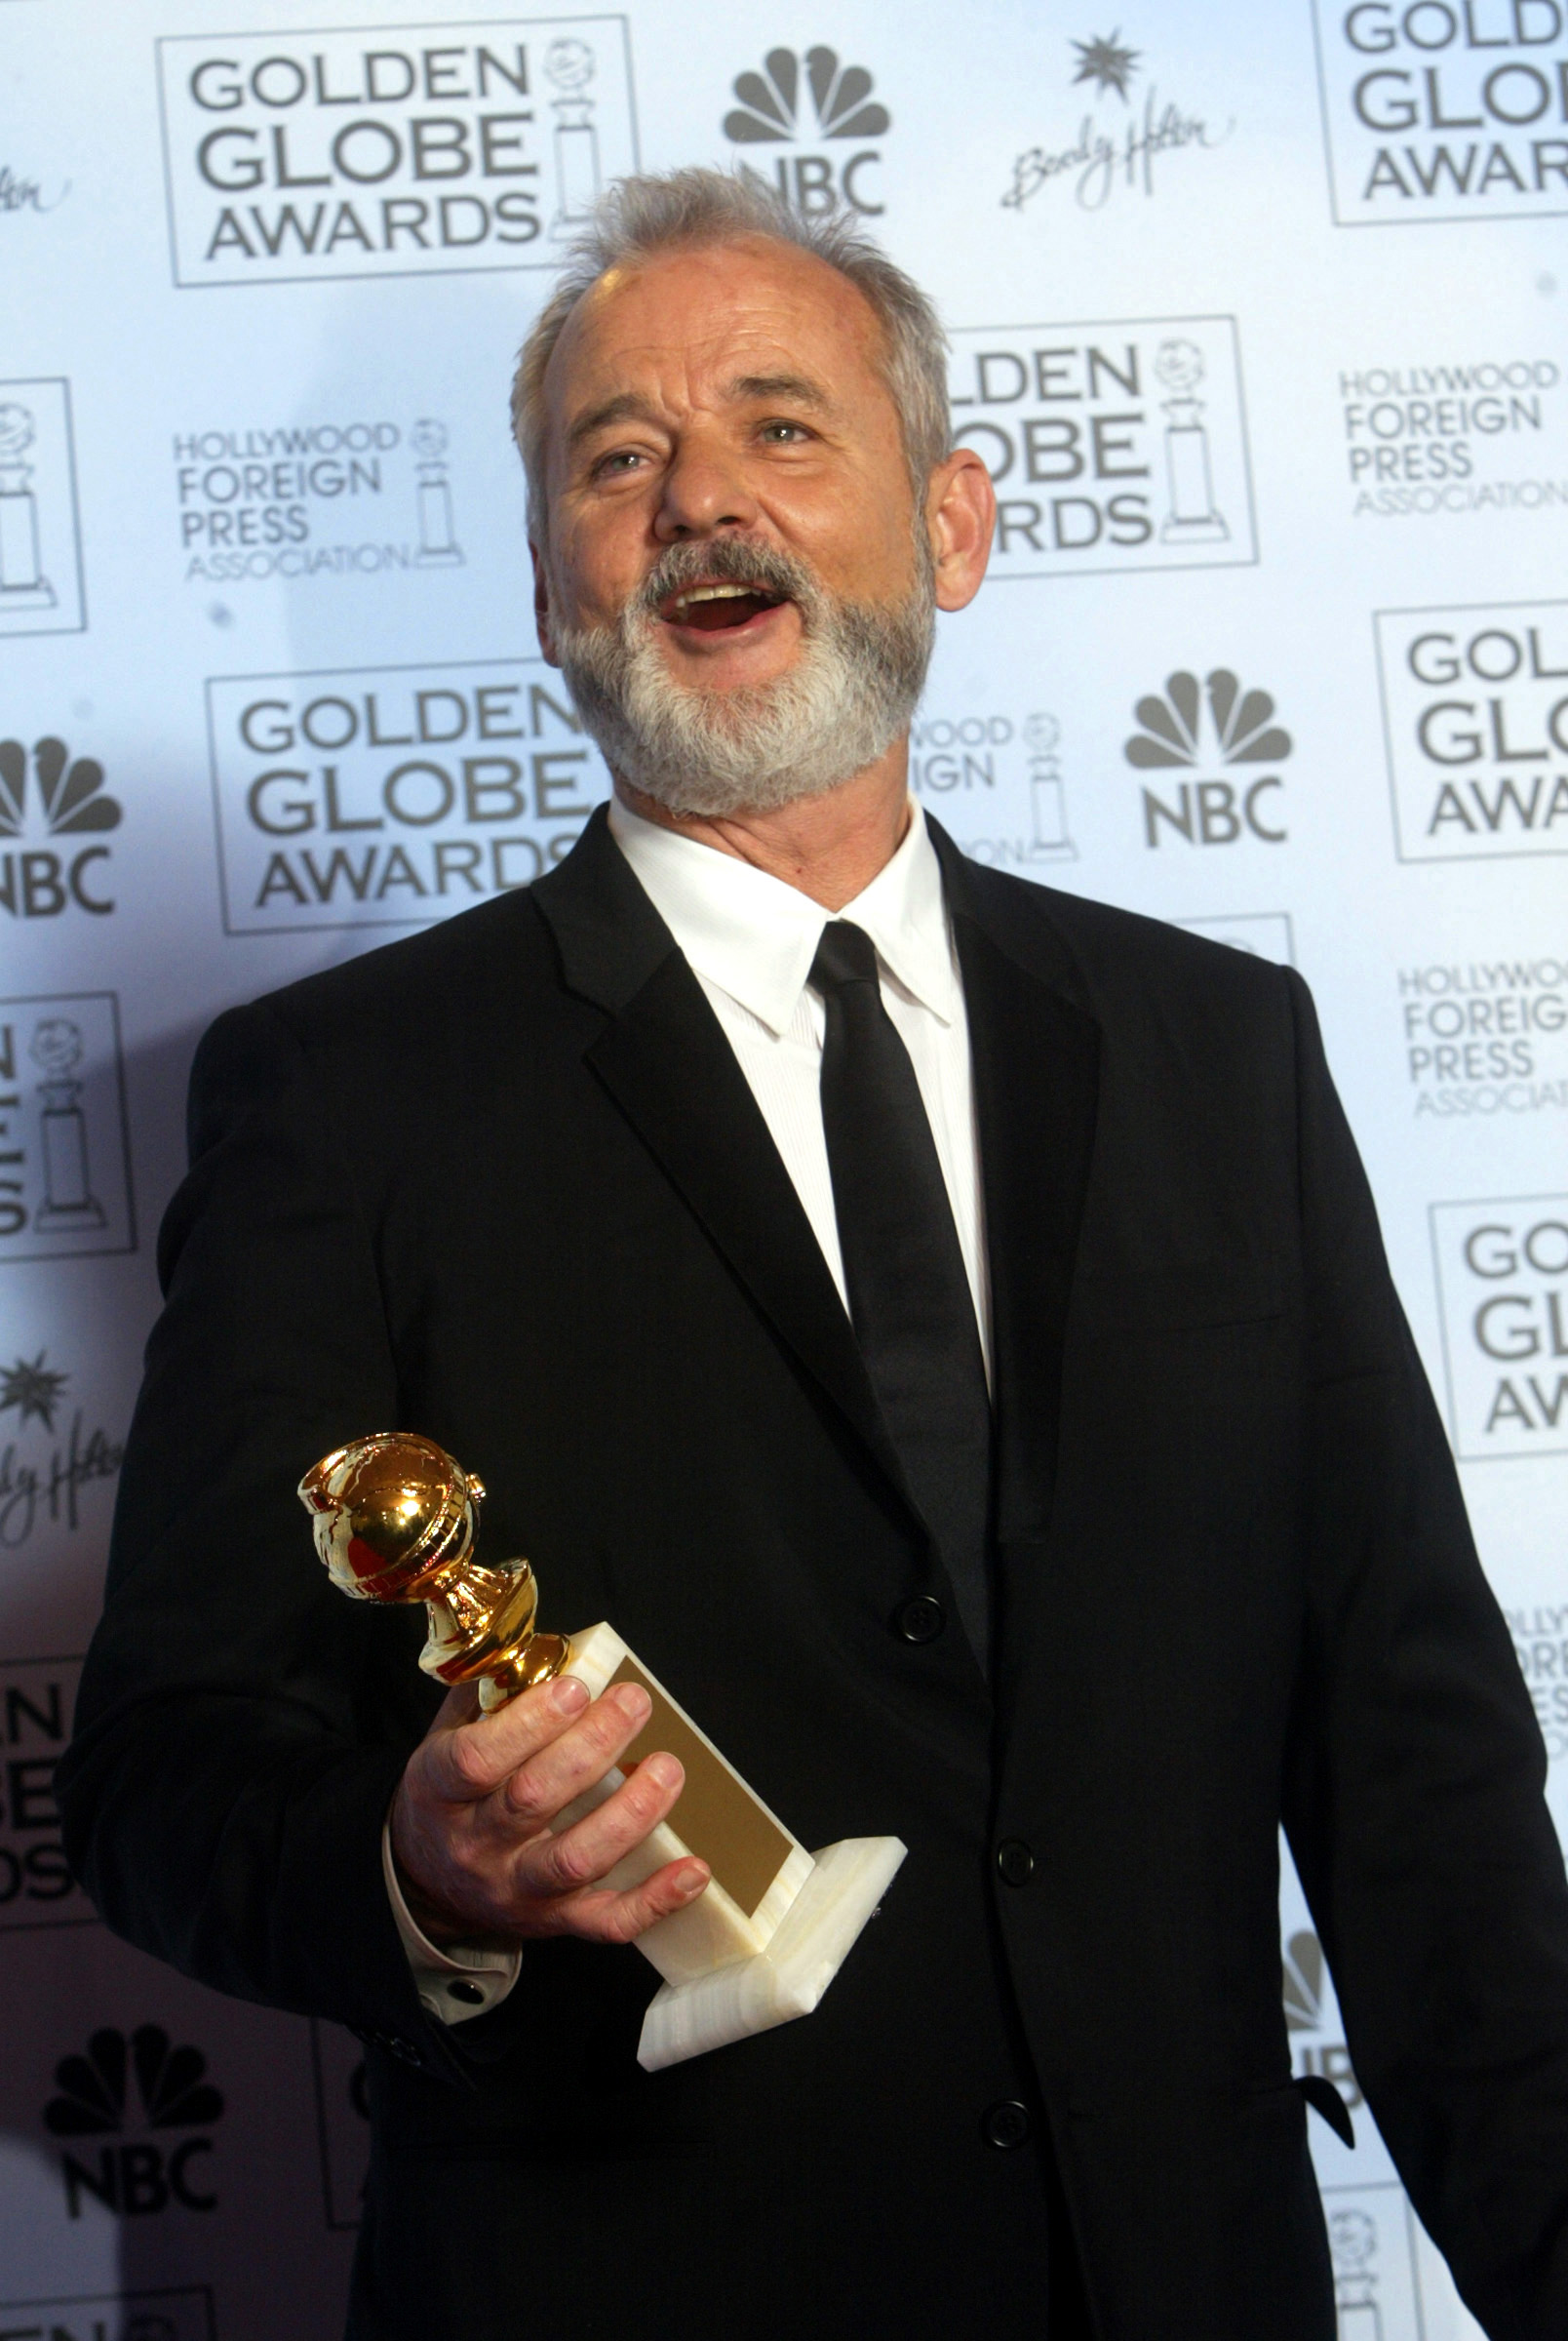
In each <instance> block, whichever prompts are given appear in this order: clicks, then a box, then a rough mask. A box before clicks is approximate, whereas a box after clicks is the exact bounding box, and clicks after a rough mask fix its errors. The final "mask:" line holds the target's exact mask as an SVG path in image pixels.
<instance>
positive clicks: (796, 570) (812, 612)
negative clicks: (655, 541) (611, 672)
mask: <svg viewBox="0 0 1568 2341" xmlns="http://www.w3.org/2000/svg"><path fill="white" fill-rule="evenodd" d="M710 583H711V584H716V585H761V586H763V587H764V589H765V590H766V591H767V592H768V593H776V594H778V595H780V596H781V597H782V598H783V599H784V600H785V601H791V602H794V603H795V604H796V605H797V607H798V608H799V610H800V612H801V615H802V618H803V620H804V623H805V625H806V626H807V627H809V626H810V624H811V622H812V620H813V619H814V618H816V617H818V616H819V615H820V613H821V612H822V610H823V608H824V607H825V605H826V602H827V596H826V594H825V593H824V591H823V588H822V586H821V585H820V584H819V583H818V581H817V578H816V575H815V574H814V572H813V571H811V570H809V569H808V568H807V567H806V565H805V563H804V561H799V560H797V559H796V558H795V556H794V555H793V554H792V553H786V552H782V551H781V550H780V549H779V547H778V546H777V545H775V544H767V543H764V542H763V541H762V540H761V539H757V538H749V537H744V536H715V537H713V538H712V539H711V540H710V541H709V542H708V543H706V544H698V543H686V544H671V545H667V546H666V547H665V549H664V551H663V552H662V553H661V554H660V555H659V557H658V559H657V560H656V561H655V562H654V564H653V567H652V568H651V569H650V570H649V571H648V573H647V576H646V577H645V578H644V579H643V582H642V584H641V585H640V586H639V587H638V588H637V591H636V592H635V593H634V594H633V595H632V596H631V598H630V600H629V601H628V602H627V604H626V609H625V615H626V616H627V617H628V618H630V619H633V620H637V619H647V618H654V617H657V616H658V615H659V612H660V611H661V610H662V609H663V607H664V605H665V603H666V602H667V601H668V600H669V599H670V596H671V595H672V594H676V593H680V592H682V591H684V590H685V588H686V586H688V585H706V584H710Z"/></svg>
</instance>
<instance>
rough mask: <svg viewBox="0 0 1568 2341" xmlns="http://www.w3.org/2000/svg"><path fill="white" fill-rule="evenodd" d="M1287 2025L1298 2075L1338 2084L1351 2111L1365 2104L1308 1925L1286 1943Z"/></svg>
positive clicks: (1317, 1945)
mask: <svg viewBox="0 0 1568 2341" xmlns="http://www.w3.org/2000/svg"><path fill="white" fill-rule="evenodd" d="M1283 1966H1284V1978H1283V1984H1284V2008H1285V2030H1286V2031H1287V2033H1288V2034H1289V2036H1290V2053H1291V2066H1292V2069H1293V2071H1294V2073H1295V2075H1296V2078H1297V2080H1298V2081H1299V2080H1303V2079H1305V2078H1306V2077H1308V2076H1309V2075H1315V2076H1316V2078H1317V2079H1318V2080H1319V2081H1326V2082H1328V2083H1330V2085H1331V2086H1332V2087H1334V2088H1336V2089H1338V2091H1339V2093H1340V2095H1341V2096H1342V2097H1343V2098H1344V2100H1345V2104H1346V2108H1347V2110H1348V2111H1349V2112H1351V2113H1352V2114H1353V2113H1354V2112H1355V2111H1356V2109H1357V2107H1358V2106H1360V2105H1361V2104H1362V2103H1363V2099H1362V2096H1361V2088H1360V2083H1358V2082H1357V2080H1356V2078H1355V2074H1354V2071H1353V2070H1352V2065H1351V2052H1350V2050H1349V2048H1347V2047H1346V2045H1345V2042H1344V2040H1343V2039H1342V2038H1341V2037H1340V2031H1341V2027H1340V2020H1339V2010H1338V2008H1337V2007H1336V2005H1335V2004H1334V1994H1333V1988H1332V1986H1331V1985H1330V1983H1329V1979H1328V1975H1327V1972H1326V1971H1325V1968H1324V1965H1323V1947H1322V1945H1321V1943H1320V1942H1319V1941H1318V1939H1317V1937H1316V1935H1315V1934H1313V1932H1312V1930H1311V1929H1310V1928H1303V1929H1302V1931H1301V1932H1300V1933H1298V1934H1293V1935H1292V1936H1291V1938H1290V1940H1289V1941H1288V1942H1287V1943H1286V1945H1285V1948H1284V1962H1283Z"/></svg>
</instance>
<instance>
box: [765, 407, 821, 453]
mask: <svg viewBox="0 0 1568 2341" xmlns="http://www.w3.org/2000/svg"><path fill="white" fill-rule="evenodd" d="M757 435H758V437H759V438H760V439H761V440H762V441H763V444H764V446H765V447H804V445H805V444H806V442H807V441H808V440H809V439H810V438H811V437H812V436H813V434H812V433H811V432H810V431H808V430H807V428H806V426H805V424H804V422H795V421H792V420H791V418H790V417H788V416H785V415H770V416H769V417H768V418H767V420H766V421H765V422H764V423H762V424H760V425H759V427H758V434H757Z"/></svg>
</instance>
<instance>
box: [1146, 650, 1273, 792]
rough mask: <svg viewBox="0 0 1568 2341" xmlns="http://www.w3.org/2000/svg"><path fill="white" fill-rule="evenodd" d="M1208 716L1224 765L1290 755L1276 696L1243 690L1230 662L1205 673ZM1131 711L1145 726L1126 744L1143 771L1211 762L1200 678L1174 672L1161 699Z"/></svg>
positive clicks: (1149, 700) (1265, 761) (1266, 761)
mask: <svg viewBox="0 0 1568 2341" xmlns="http://www.w3.org/2000/svg"><path fill="white" fill-rule="evenodd" d="M1206 690H1207V695H1208V708H1209V715H1210V718H1211V721H1212V724H1213V730H1214V735H1215V739H1216V742H1217V745H1218V749H1219V756H1218V761H1219V762H1220V763H1221V764H1278V763H1280V762H1281V761H1282V760H1283V759H1284V758H1285V757H1286V756H1288V755H1289V754H1290V748H1291V739H1290V734H1289V733H1288V732H1285V731H1281V730H1280V728H1279V727H1278V726H1277V725H1276V724H1274V722H1273V721H1272V720H1271V719H1272V718H1273V715H1274V700H1273V699H1272V698H1271V697H1270V696H1269V694H1268V693H1267V692H1266V691H1247V692H1243V691H1242V689H1241V686H1240V684H1239V683H1238V682H1237V681H1236V679H1235V675H1233V674H1232V672H1231V670H1230V668H1229V667H1224V666H1217V667H1215V668H1214V670H1213V672H1212V673H1211V674H1210V675H1209V676H1208V677H1207V678H1206ZM1133 713H1134V714H1135V715H1136V716H1137V718H1138V721H1139V723H1140V724H1141V725H1142V727H1143V729H1142V731H1141V732H1135V733H1134V734H1133V735H1132V737H1131V738H1130V739H1129V740H1128V741H1127V742H1126V743H1125V747H1124V750H1123V753H1124V754H1125V756H1126V759H1127V762H1128V763H1129V764H1131V765H1136V766H1137V767H1138V769H1139V770H1140V771H1141V772H1150V771H1157V770H1158V769H1160V768H1161V767H1168V766H1171V765H1189V766H1192V765H1197V764H1203V763H1206V762H1208V761H1209V759H1208V758H1207V757H1206V756H1205V755H1204V753H1203V746H1202V739H1201V720H1202V703H1201V700H1200V697H1199V694H1198V684H1197V677H1196V675H1191V674H1188V673H1186V672H1185V670H1184V671H1181V672H1178V673H1177V674H1174V675H1170V676H1168V677H1167V678H1166V682H1165V695H1164V697H1163V698H1159V697H1157V696H1154V695H1151V696H1150V697H1148V698H1145V699H1140V700H1139V701H1138V704H1137V706H1136V707H1135V708H1134V710H1133Z"/></svg>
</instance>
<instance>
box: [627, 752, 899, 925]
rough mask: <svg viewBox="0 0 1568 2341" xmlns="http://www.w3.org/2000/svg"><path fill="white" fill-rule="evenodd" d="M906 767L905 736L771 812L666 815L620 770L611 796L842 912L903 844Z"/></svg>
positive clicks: (646, 819) (645, 815) (829, 907)
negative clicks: (819, 791)
mask: <svg viewBox="0 0 1568 2341" xmlns="http://www.w3.org/2000/svg"><path fill="white" fill-rule="evenodd" d="M908 765H909V740H908V736H907V735H906V736H905V737H903V738H901V739H896V740H894V742H893V744H892V746H891V747H890V748H888V749H887V750H886V752H885V753H884V754H883V755H882V756H879V757H878V759H877V761H876V763H875V764H868V765H867V766H866V768H865V770H864V771H863V772H859V773H856V774H854V775H853V776H852V777H851V778H850V779H848V780H844V781H842V782H841V783H840V785H839V786H838V787H837V788H830V789H828V790H827V791H826V792H825V794H823V795H822V796H820V797H806V798H804V799H803V800H802V801H801V802H800V803H799V804H795V805H784V806H780V807H779V808H777V810H775V811H773V812H770V813H724V814H717V815H709V814H706V813H671V812H669V811H668V810H667V809H666V808H665V807H664V806H662V805H660V804H658V803H656V802H655V801H654V799H653V798H651V797H646V796H644V794H643V792H642V790H641V789H637V788H633V787H632V786H631V785H630V783H629V782H627V781H625V780H622V779H621V778H620V776H619V774H617V775H616V778H615V794H616V795H617V796H618V797H619V798H620V801H621V803H622V804H623V805H625V806H626V807H628V809H629V810H630V811H631V812H633V813H641V815H642V817H643V819H644V820H645V821H654V822H656V823H657V824H658V826H659V827H660V828H661V829H673V830H675V831H676V832H677V834H678V835H679V836H682V837H690V838H695V839H696V841H697V843H698V844H699V845H704V846H712V847H713V849H714V851H715V852H716V853H729V854H732V855H733V856H734V858H735V859H736V860H737V861H749V862H750V863H751V865H752V867H753V868H754V869H758V870H765V871H766V872H767V875H768V876H769V877H770V878H779V879H782V881H783V883H784V884H785V885H786V886H793V887H794V888H795V889H796V890H797V892H798V893H803V894H808V895H809V896H810V898H811V900H812V901H813V902H820V903H821V904H822V906H823V908H824V909H825V910H842V909H843V906H844V904H845V903H846V902H852V901H853V900H854V898H855V896H856V895H857V894H860V893H864V892H865V890H866V888H867V887H868V886H869V885H870V884H871V882H872V880H873V879H874V878H875V877H876V875H877V873H878V871H879V870H881V869H884V868H885V867H886V865H887V863H888V862H889V861H891V859H892V857H893V855H894V854H895V853H897V851H898V849H899V847H900V845H901V844H902V843H903V840H904V835H905V832H906V831H907V830H908V828H909V819H910V813H909V776H908Z"/></svg>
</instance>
